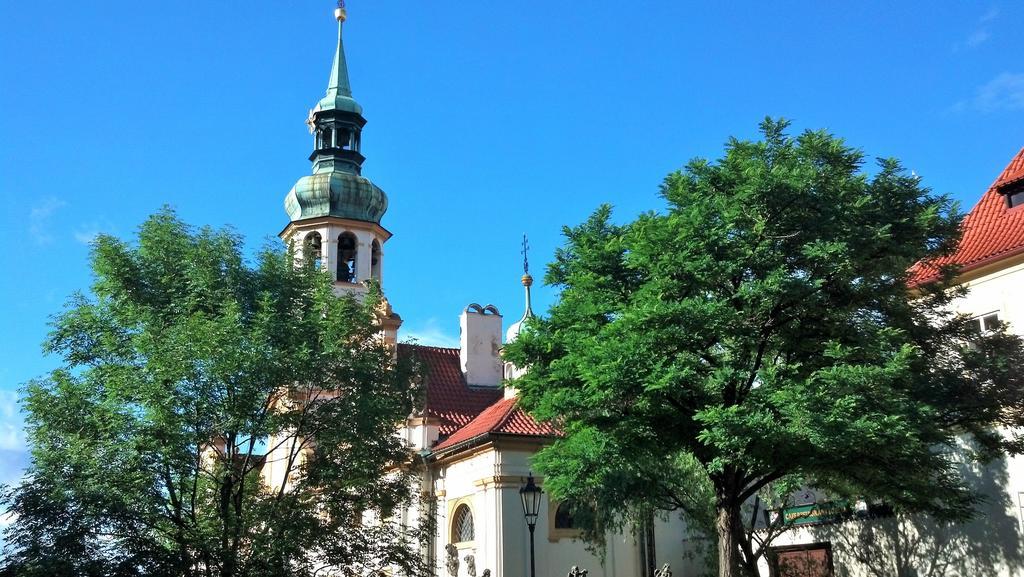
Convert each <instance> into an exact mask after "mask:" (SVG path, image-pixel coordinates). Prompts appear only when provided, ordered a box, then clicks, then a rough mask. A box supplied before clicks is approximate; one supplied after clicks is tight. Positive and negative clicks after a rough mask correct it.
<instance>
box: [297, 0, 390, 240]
mask: <svg viewBox="0 0 1024 577" xmlns="http://www.w3.org/2000/svg"><path fill="white" fill-rule="evenodd" d="M335 17H336V18H337V19H338V48H337V50H336V51H335V53H334V65H333V66H332V67H331V77H330V79H329V81H328V83H327V96H325V97H324V98H323V99H321V100H320V102H318V103H317V105H316V107H315V108H314V109H313V110H311V111H310V115H309V119H308V120H307V124H308V125H309V129H310V132H311V133H312V135H313V154H311V155H310V157H309V159H310V160H311V161H313V174H311V175H309V176H303V177H302V178H300V179H299V181H298V182H296V183H295V186H293V187H292V189H291V191H289V192H288V195H287V196H285V198H284V209H285V211H286V212H287V213H288V217H289V218H290V219H291V220H292V222H295V221H298V220H305V219H308V218H322V217H325V216H333V217H337V218H345V219H351V220H360V221H364V222H372V223H375V224H380V219H381V217H383V216H384V212H385V211H386V210H387V209H388V197H387V195H386V194H384V191H383V190H381V189H380V188H378V187H377V186H376V185H374V184H373V183H372V182H370V181H369V180H368V179H366V178H365V177H363V176H362V175H361V172H362V166H363V160H365V159H364V158H363V155H362V153H361V152H360V147H361V142H362V137H361V136H362V130H363V126H364V125H365V124H366V119H364V118H363V115H362V111H363V109H362V107H361V106H359V104H358V103H357V102H356V101H355V100H354V99H353V98H352V87H351V85H350V84H349V80H348V66H347V64H346V63H345V47H344V45H343V44H342V36H341V29H342V23H343V22H344V20H345V11H344V8H341V7H339V9H338V11H336V12H335Z"/></svg>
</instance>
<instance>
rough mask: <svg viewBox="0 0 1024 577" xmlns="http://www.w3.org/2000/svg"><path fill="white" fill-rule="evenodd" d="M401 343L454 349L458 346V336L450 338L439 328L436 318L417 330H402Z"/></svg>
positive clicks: (430, 319)
mask: <svg viewBox="0 0 1024 577" xmlns="http://www.w3.org/2000/svg"><path fill="white" fill-rule="evenodd" d="M399 337H401V340H402V341H412V342H415V343H416V344H419V345H430V346H434V347H449V348H454V347H458V346H459V337H458V335H455V336H452V335H451V334H450V333H448V332H446V331H445V330H443V329H442V328H441V325H440V323H439V322H438V320H437V319H436V318H433V317H431V318H429V319H427V321H426V322H425V323H423V324H422V325H420V326H419V327H417V328H410V329H408V330H402V331H401V332H400V333H399Z"/></svg>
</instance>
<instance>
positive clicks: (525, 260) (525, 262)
mask: <svg viewBox="0 0 1024 577" xmlns="http://www.w3.org/2000/svg"><path fill="white" fill-rule="evenodd" d="M529 250H530V241H529V240H528V239H527V238H526V233H523V250H521V251H520V253H521V254H522V255H523V274H530V258H529V255H528V254H527V253H528V251H529Z"/></svg>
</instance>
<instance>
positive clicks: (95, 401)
mask: <svg viewBox="0 0 1024 577" xmlns="http://www.w3.org/2000/svg"><path fill="white" fill-rule="evenodd" d="M92 267H93V271H94V276H95V284H94V285H93V287H92V291H91V293H92V294H91V295H90V296H85V295H78V296H76V297H74V298H73V299H72V300H71V302H70V303H69V304H68V306H67V308H66V310H65V311H64V312H63V313H62V314H60V315H59V316H57V317H56V318H55V320H54V322H53V331H52V333H51V335H50V337H49V340H48V342H47V343H46V344H45V349H46V351H47V352H49V353H52V354H55V355H59V356H60V357H61V358H62V359H63V361H64V364H63V366H62V368H60V369H58V370H55V371H53V373H52V374H50V375H49V376H48V377H47V378H45V379H41V380H38V381H35V382H32V383H30V384H28V385H27V387H26V390H25V400H24V403H25V407H26V409H27V412H28V418H27V422H28V428H29V441H30V444H31V449H32V464H31V467H30V469H29V471H28V476H27V478H26V480H25V481H24V482H22V483H21V484H20V486H18V487H15V488H14V489H13V490H10V491H8V492H7V494H6V496H5V497H6V503H7V505H8V506H9V507H10V509H11V510H13V511H14V512H15V513H16V514H17V515H18V517H17V520H16V522H15V523H14V524H13V525H12V526H11V527H9V528H8V529H7V531H6V533H5V538H6V540H7V547H6V550H5V560H4V562H3V565H4V572H5V574H16V575H39V576H47V577H49V576H53V575H76V576H77V575H82V576H108V575H111V576H112V575H174V576H183V575H184V576H200V575H202V576H211V577H212V576H216V577H234V576H251V577H256V576H263V575H268V576H269V575H275V576H276V575H295V576H304V575H314V574H319V575H323V574H325V568H332V569H331V570H330V571H326V572H327V573H335V574H336V571H335V570H339V569H340V568H345V570H346V571H345V574H349V572H350V571H355V572H359V573H362V571H361V570H366V571H370V570H377V569H379V568H380V564H381V563H382V560H386V561H387V562H390V563H392V564H394V565H397V566H399V567H401V568H403V569H404V570H405V571H406V572H408V573H409V574H412V575H417V574H419V571H420V570H421V569H422V567H420V566H419V547H418V540H419V539H420V538H421V537H422V535H420V534H418V533H417V532H416V531H414V530H411V529H409V528H407V527H403V526H401V525H400V524H399V523H398V522H397V521H390V519H392V518H393V516H392V513H393V512H396V511H400V510H401V509H402V508H404V507H407V506H409V505H410V504H411V503H412V500H413V499H414V495H412V494H411V493H410V487H411V486H412V484H411V483H410V479H409V477H408V475H409V473H408V472H407V471H408V467H406V465H407V463H406V460H407V459H408V454H407V452H406V450H405V448H404V447H403V446H402V444H401V442H400V440H399V439H397V438H396V436H395V435H394V427H395V424H396V423H397V422H399V421H401V420H402V419H403V418H404V417H405V416H406V415H407V414H408V412H409V409H410V402H411V398H412V396H413V384H412V383H413V379H412V375H411V370H410V367H408V366H404V365H401V364H399V362H398V361H396V360H395V358H394V356H393V349H391V348H389V347H388V346H386V345H385V344H384V343H383V341H382V340H381V339H380V338H378V334H377V328H376V324H375V323H376V317H375V316H374V311H375V307H376V305H377V304H378V303H379V299H380V295H379V294H378V293H377V292H376V291H374V290H371V292H370V294H369V296H368V297H367V298H366V299H365V301H364V302H359V301H357V300H356V299H354V298H351V297H344V298H339V297H336V296H335V295H334V294H333V293H332V286H331V282H330V280H329V279H328V278H327V276H326V275H325V274H324V273H322V272H320V271H319V270H314V268H313V267H312V266H311V265H305V266H302V265H297V263H296V262H295V260H294V259H293V257H292V256H291V254H290V253H288V252H284V251H280V250H274V249H265V250H263V251H262V252H260V253H259V255H258V257H257V259H256V262H255V264H254V265H250V264H248V263H247V262H246V261H245V259H244V258H243V255H242V249H241V245H240V241H239V240H238V237H237V235H236V234H234V233H233V232H232V231H231V230H220V231H217V230H211V229H202V230H199V231H196V230H193V229H191V228H190V227H188V226H186V225H185V224H183V223H182V222H181V221H180V220H178V218H177V217H176V216H175V215H174V214H173V212H171V211H169V210H165V211H163V212H161V213H159V214H157V215H155V216H153V217H151V218H150V219H149V220H147V221H146V222H145V223H144V224H143V225H142V226H141V228H140V230H139V234H138V239H137V243H135V244H134V245H129V244H127V243H124V242H122V241H119V240H117V239H115V238H112V237H109V236H102V237H100V238H99V239H98V240H97V241H96V243H95V245H94V248H93V253H92ZM314 440H315V442H314ZM268 451H269V454H268V455H267V456H266V457H264V456H263V454H264V453H267V452H268ZM264 461H266V462H265V463H264ZM264 465H266V466H267V467H272V468H273V470H274V471H275V473H276V474H277V475H278V476H277V478H278V479H281V478H284V476H286V475H287V476H289V477H290V478H291V479H292V481H291V483H290V484H289V486H288V487H287V490H285V487H284V485H282V484H280V483H278V484H277V485H276V486H275V485H274V484H273V483H270V484H268V483H265V482H264V481H263V479H262V478H261V474H260V471H261V468H262V467H264ZM364 515H366V516H367V517H369V518H377V519H389V520H388V521H386V522H368V523H364V522H362V520H361V519H362V518H363V516H364ZM318 571H319V572H318Z"/></svg>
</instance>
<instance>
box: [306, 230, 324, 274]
mask: <svg viewBox="0 0 1024 577" xmlns="http://www.w3.org/2000/svg"><path fill="white" fill-rule="evenodd" d="M302 258H303V259H304V260H305V261H306V262H308V263H311V264H312V265H313V266H314V267H315V268H320V267H321V266H322V265H323V241H322V240H321V238H320V233H319V232H316V231H313V232H311V233H309V234H307V235H306V238H305V239H304V240H303V243H302Z"/></svg>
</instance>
